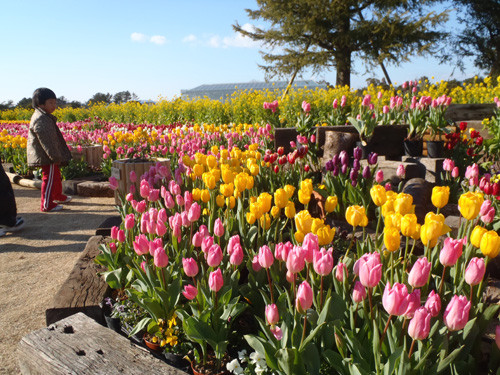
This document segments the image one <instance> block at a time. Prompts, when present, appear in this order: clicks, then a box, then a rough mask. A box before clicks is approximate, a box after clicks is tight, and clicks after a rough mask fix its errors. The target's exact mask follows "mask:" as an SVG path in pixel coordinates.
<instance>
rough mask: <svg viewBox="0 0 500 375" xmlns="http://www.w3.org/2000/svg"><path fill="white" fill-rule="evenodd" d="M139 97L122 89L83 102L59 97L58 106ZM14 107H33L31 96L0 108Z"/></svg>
mask: <svg viewBox="0 0 500 375" xmlns="http://www.w3.org/2000/svg"><path fill="white" fill-rule="evenodd" d="M137 100H139V97H138V96H137V95H136V94H135V93H130V91H128V90H127V91H120V92H117V93H116V94H114V95H112V94H110V93H106V94H104V93H102V92H98V93H96V94H94V96H92V97H91V98H90V99H89V100H87V102H85V103H82V102H79V101H77V100H72V101H69V100H68V99H66V98H65V97H64V96H60V97H58V98H57V106H58V107H60V108H65V107H71V108H82V107H86V106H88V105H90V104H91V103H98V102H104V103H107V104H110V103H116V104H120V103H127V102H130V101H137ZM14 108H31V98H22V99H21V100H19V101H18V102H17V103H16V104H14V102H13V101H12V100H8V101H5V102H2V103H0V110H5V109H14Z"/></svg>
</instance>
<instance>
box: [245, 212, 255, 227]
mask: <svg viewBox="0 0 500 375" xmlns="http://www.w3.org/2000/svg"><path fill="white" fill-rule="evenodd" d="M246 219H247V223H248V224H250V225H253V224H254V223H255V221H256V220H257V218H256V217H255V215H254V214H253V213H251V212H247V214H246Z"/></svg>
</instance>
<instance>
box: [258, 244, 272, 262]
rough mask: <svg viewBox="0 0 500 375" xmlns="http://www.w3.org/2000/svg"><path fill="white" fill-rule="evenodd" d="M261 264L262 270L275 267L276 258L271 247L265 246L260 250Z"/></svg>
mask: <svg viewBox="0 0 500 375" xmlns="http://www.w3.org/2000/svg"><path fill="white" fill-rule="evenodd" d="M258 257H259V264H260V265H261V267H262V268H269V267H271V266H272V265H273V262H274V257H273V253H272V251H271V249H270V248H269V246H267V245H264V246H262V247H261V248H260V249H259V254H258Z"/></svg>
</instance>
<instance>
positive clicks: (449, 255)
mask: <svg viewBox="0 0 500 375" xmlns="http://www.w3.org/2000/svg"><path fill="white" fill-rule="evenodd" d="M464 243H467V239H466V238H461V239H457V240H455V239H453V238H450V237H447V238H446V239H445V240H444V245H443V248H442V249H441V252H440V253H439V261H440V262H441V264H442V265H443V266H446V267H450V266H453V265H455V263H457V260H458V258H459V257H460V256H462V248H463V245H464Z"/></svg>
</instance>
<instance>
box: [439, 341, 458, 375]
mask: <svg viewBox="0 0 500 375" xmlns="http://www.w3.org/2000/svg"><path fill="white" fill-rule="evenodd" d="M463 347H464V345H462V346H461V347H459V348H456V349H455V350H454V351H452V352H451V353H450V354H449V355H448V356H447V357H446V358H444V359H443V360H442V361H440V362H439V364H438V368H437V372H438V373H440V372H442V371H443V370H445V369H446V368H447V367H448V366H449V365H450V364H451V363H452V362H453V361H454V360H455V358H457V356H458V355H459V354H460V352H461V351H462V349H463Z"/></svg>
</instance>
